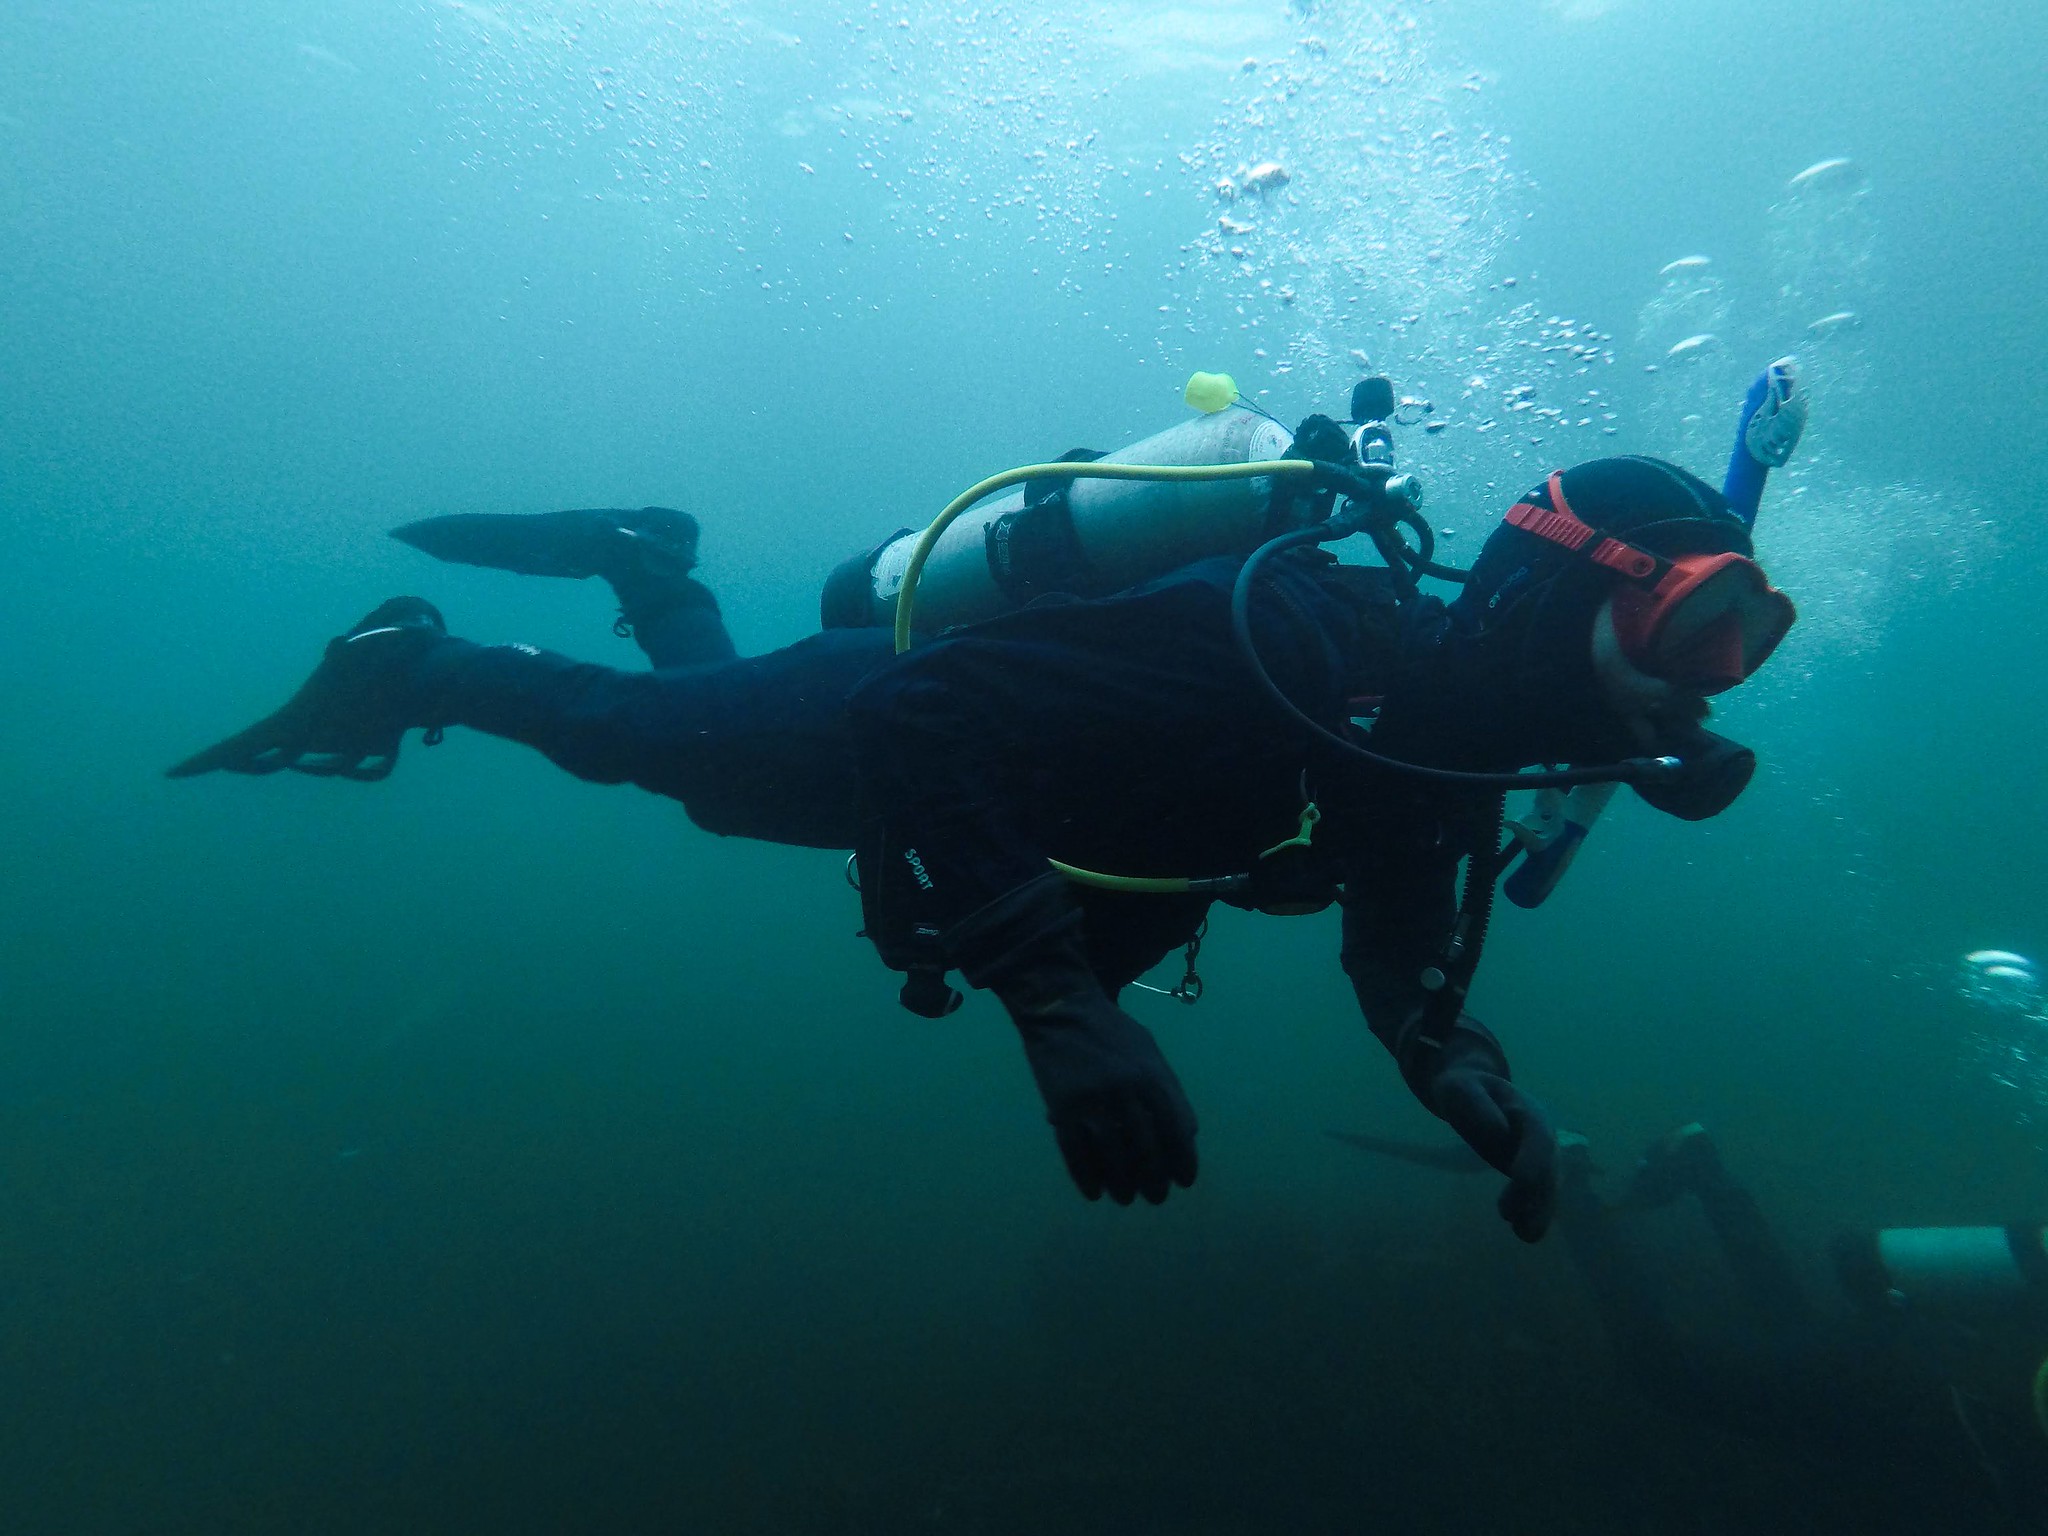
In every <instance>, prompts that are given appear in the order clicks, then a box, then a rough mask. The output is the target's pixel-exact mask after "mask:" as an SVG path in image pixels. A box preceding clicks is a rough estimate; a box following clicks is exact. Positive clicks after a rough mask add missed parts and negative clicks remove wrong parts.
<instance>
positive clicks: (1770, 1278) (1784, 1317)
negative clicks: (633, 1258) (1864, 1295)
mask: <svg viewBox="0 0 2048 1536" xmlns="http://www.w3.org/2000/svg"><path fill="white" fill-rule="evenodd" d="M1687 1194H1689V1195H1691V1196H1692V1197H1693V1198H1694V1199H1696V1200H1698V1201H1699V1203H1700V1210H1701V1211H1702V1212H1703V1213H1704V1214H1705V1216H1706V1218H1707V1225H1708V1227H1710V1228H1711V1229H1712V1231H1713V1234H1714V1240H1715V1242H1716V1243H1717V1244H1719V1246H1720V1249H1721V1252H1722V1254H1723V1255H1724V1256H1725V1257H1726V1259H1727V1261H1728V1268H1729V1270H1730V1271H1731V1272H1732V1273H1733V1274H1734V1276H1735V1281H1736V1284H1737V1285H1738V1286H1739V1287H1740V1288H1741V1291H1742V1296H1743V1299H1744V1300H1745V1301H1746V1302H1747V1303H1748V1304H1749V1306H1750V1308H1751V1310H1752V1311H1754V1312H1755V1314H1756V1316H1757V1319H1758V1321H1759V1322H1760V1323H1762V1324H1764V1325H1765V1326H1766V1327H1771V1328H1785V1327H1799V1326H1803V1325H1806V1324H1809V1323H1811V1322H1812V1321H1813V1307H1812V1304H1811V1302H1810V1301H1809V1300H1808V1299H1807V1296H1806V1293H1805V1291H1804V1290H1803V1289H1801V1287H1800V1284H1799V1277H1798V1275H1797V1273H1796V1272H1795V1271H1794V1270H1793V1268H1792V1260H1791V1258H1790V1257H1789V1256H1788V1255H1787V1254H1786V1252H1785V1246H1784V1244H1782V1243H1781V1242H1779V1241H1778V1235H1777V1233H1776V1232H1774V1231H1772V1230H1771V1224H1770V1222H1769V1221H1767V1220H1766V1219H1765V1218H1764V1213H1763V1209H1762V1207H1760V1206H1759V1205H1758V1204H1757V1203H1756V1197H1755V1196H1753V1195H1751V1194H1750V1192H1749V1191H1748V1190H1746V1189H1744V1188H1743V1187H1742V1186H1741V1185H1740V1184H1738V1183H1736V1182H1735V1179H1734V1177H1733V1176H1732V1175H1731V1174H1730V1173H1729V1172H1728V1170H1727V1168H1726V1166H1725V1165H1723V1163H1722V1162H1721V1154H1720V1151H1719V1149H1718V1148H1716V1147H1715V1145H1714V1141H1713V1138H1712V1137H1711V1136H1709V1135H1708V1134H1707V1130H1706V1127H1705V1126H1702V1125H1699V1124H1697V1123H1695V1124H1691V1125H1684V1126H1680V1127H1679V1128H1678V1129H1677V1130H1675V1131H1673V1132H1672V1133H1671V1134H1670V1135H1669V1136H1666V1137H1665V1138H1664V1139H1663V1140H1661V1141H1659V1142H1657V1143H1656V1144H1655V1145H1653V1146H1652V1147H1651V1148H1650V1149H1649V1150H1648V1151H1647V1152H1645V1153H1644V1154H1643V1156H1642V1160H1641V1161H1640V1162H1639V1163H1638V1164H1637V1166H1636V1172H1635V1176H1634V1178H1633V1180H1632V1181H1631V1182H1630V1185H1629V1189H1628V1192H1627V1193H1626V1194H1625V1195H1624V1196H1623V1197H1622V1198H1623V1202H1624V1203H1625V1204H1629V1205H1634V1206H1638V1207H1642V1206H1651V1205H1660V1204H1665V1203H1668V1202H1669V1201H1671V1200H1674V1199H1677V1198H1678V1197H1679V1196H1680V1195H1687Z"/></svg>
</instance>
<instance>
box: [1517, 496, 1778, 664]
mask: <svg viewBox="0 0 2048 1536" xmlns="http://www.w3.org/2000/svg"><path fill="white" fill-rule="evenodd" d="M1550 502H1551V504H1550V506H1549V507H1538V506H1534V505H1532V504H1530V503H1529V502H1517V503H1516V504H1515V505H1514V506H1513V507H1511V508H1509V510H1508V515H1507V521H1508V522H1509V523H1510V524H1512V525H1513V526H1514V527H1517V528H1520V529H1522V530H1523V531H1524V532H1526V533H1532V534H1534V535H1536V536H1537V537H1538V538H1541V539H1545V540H1548V541H1549V542H1550V543H1553V544H1561V545H1563V546H1564V547H1565V548H1566V549H1569V550H1572V551H1573V552H1574V553H1577V554H1580V555H1583V556H1584V557H1585V558H1586V559H1588V560H1590V561H1592V562H1593V563H1594V564H1595V565H1598V566H1603V567H1605V568H1606V569H1607V570H1609V571H1612V572H1613V573H1614V574H1616V575H1617V576H1619V577H1621V578H1622V580H1621V584H1620V585H1619V586H1618V587H1616V589H1615V592H1614V610H1613V611H1614V633H1615V636H1616V638H1617V639H1619V640H1620V642H1621V650H1622V654H1623V655H1624V656H1626V657H1627V658H1628V661H1629V665H1631V666H1633V667H1635V668H1636V669H1637V670H1638V671H1641V672H1646V673H1648V674H1649V675H1650V676H1652V677H1659V678H1663V679H1664V680H1665V681H1667V682H1671V683H1676V684H1678V685H1679V686H1680V687H1683V688H1688V689H1692V690H1694V691H1695V692H1698V693H1722V692H1725V691H1726V690H1727V689H1730V688H1733V687H1734V686H1735V685H1736V684H1737V683H1739V682H1741V681H1743V679H1745V678H1747V677H1748V676H1749V675H1750V674H1751V673H1752V672H1754V671H1756V669H1757V668H1758V667H1760V666H1762V665H1763V664H1764V660H1765V658H1766V657H1768V656H1769V655H1770V654H1771V652H1772V651H1774V650H1776V649H1777V647H1778V642H1779V641H1780V640H1782V639H1784V638H1785V631H1786V630H1788V629H1790V628H1791V627H1792V621H1793V619H1794V618H1795V617H1796V616H1797V615H1796V612H1795V610H1794V609H1793V607H1792V600H1791V599H1790V598H1789V597H1787V596H1786V595H1785V594H1784V593H1782V592H1780V591H1779V590H1778V589H1777V588H1776V587H1774V586H1772V585H1771V584H1770V582H1769V581H1768V580H1767V579H1766V578H1765V576H1764V573H1763V567H1761V566H1759V565H1758V564H1757V563H1756V562H1755V561H1754V560H1751V559H1749V558H1748V557H1747V556H1745V555H1737V554H1720V555H1680V556H1679V557H1678V558H1677V559H1675V560H1667V559H1665V558H1663V557H1662V556H1661V555H1653V554H1651V553H1650V552H1649V551H1648V550H1645V549H1640V548H1638V547H1637V546H1635V545H1633V544H1629V543H1626V542H1624V541H1623V540H1621V539H1617V538H1614V537H1613V536H1611V535H1609V534H1604V533H1602V532H1600V531H1599V530H1598V529H1596V528H1593V527H1591V526H1590V525H1588V524H1586V523H1584V522H1582V521H1580V519H1579V517H1578V515H1577V514H1576V513H1574V512H1573V511H1572V509H1571V506H1570V504H1569V503H1568V502H1566V500H1565V497H1564V485H1563V477H1562V476H1561V475H1558V474H1553V475H1552V476H1551V477H1550Z"/></svg>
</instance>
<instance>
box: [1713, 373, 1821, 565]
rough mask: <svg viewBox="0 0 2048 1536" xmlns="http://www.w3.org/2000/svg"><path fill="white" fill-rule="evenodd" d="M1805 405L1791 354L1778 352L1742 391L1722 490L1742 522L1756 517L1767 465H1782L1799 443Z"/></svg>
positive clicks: (1781, 466) (1766, 476)
mask: <svg viewBox="0 0 2048 1536" xmlns="http://www.w3.org/2000/svg"><path fill="white" fill-rule="evenodd" d="M1806 406H1807V396H1806V392H1805V391H1804V390H1802V389H1801V388H1800V387H1799V365H1798V361H1797V359H1795V358H1791V357H1781V358H1779V359H1778V360H1777V361H1776V362H1775V363H1772V364H1771V365H1770V367H1768V368H1766V369H1765V370H1764V371H1763V372H1762V373H1760V374H1758V375H1757V376H1756V382H1755V383H1753V384H1751V385H1750V386H1749V393H1748V394H1747V395H1745V396H1744V397H1743V401H1742V415H1741V417H1740V419H1739V420H1737V422H1736V424H1735V447H1734V449H1733V450H1732V451H1731V452H1730V453H1729V455H1728V472H1727V474H1726V475H1724V476H1723V477H1722V480H1721V494H1722V495H1723V496H1725V497H1727V498H1728V505H1729V506H1730V507H1732V508H1734V510H1735V514H1736V516H1738V517H1740V518H1741V519H1742V521H1743V523H1744V524H1745V525H1754V524H1755V522H1756V515H1757V511H1758V509H1759V508H1760V507H1761V506H1762V505H1763V499H1764V482H1765V481H1766V480H1768V479H1769V478H1770V474H1771V471H1772V470H1774V469H1782V468H1784V466H1785V464H1786V463H1787V462H1788V461H1789V460H1790V459H1791V457H1792V450H1793V449H1795V448H1797V447H1798V446H1799V435H1800V433H1802V432H1804V431H1805V430H1806Z"/></svg>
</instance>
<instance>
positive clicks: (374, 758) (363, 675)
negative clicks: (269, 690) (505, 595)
mask: <svg viewBox="0 0 2048 1536" xmlns="http://www.w3.org/2000/svg"><path fill="white" fill-rule="evenodd" d="M447 634H448V629H447V626H446V625H445V624H443V623H442V622H441V613H440V610H439V609H437V608H435V607H434V605H433V604H432V603H430V602H428V601H427V600H426V599H424V598H419V597H394V598H392V599H391V600H390V601H389V602H385V603H380V604H378V605H377V607H375V608H373V609H372V610H371V611H370V612H369V613H367V614H365V615H364V616H363V618H362V619H361V620H360V621H359V622H358V623H356V624H355V625H353V626H352V627H351V628H350V629H349V630H348V632H347V633H346V634H342V635H338V636H336V637H335V638H334V639H333V640H331V641H329V642H328V645H327V652H326V655H325V656H324V657H323V658H322V659H321V662H320V665H319V666H318V667H316V668H315V669H314V671H313V675H312V676H311V677H309V678H307V679H306V681H305V682H304V683H303V684H302V685H301V686H300V688H299V691H298V692H297V693H295V694H293V695H292V696H291V698H290V699H288V700H286V702H285V705H284V707H283V708H282V709H279V710H278V711H276V712H275V713H274V714H270V715H266V716H264V717H263V718H262V719H261V720H258V721H257V722H256V723H255V724H254V725H252V726H250V727H248V729H246V730H242V731H237V732H236V733H235V734H234V735H232V736H230V737H228V738H227V739H226V740H225V741H218V742H215V743H214V744H213V745H212V746H210V747H208V748H207V749H206V750H205V751H203V752H198V753H194V754H193V755H192V756H191V757H188V758H186V759H185V760H184V761H183V762H181V763H178V764H176V765H174V766H172V767H170V768H168V769H166V770H165V776H166V777H168V778H173V779H190V778H196V777H197V776H198V775H200V774H202V773H250V774H267V773H276V772H278V771H279V770H281V769H285V768H289V769H291V770H293V771H294V772H296V773H308V774H312V775H314V776H315V777H317V778H340V779H357V780H362V781H364V782H374V781H376V780H378V779H382V778H387V777H389V775H390V773H391V770H392V769H393V768H395V767H396V766H397V765H398V744H399V741H400V740H401V739H402V738H403V737H404V735H405V733H406V731H407V729H408V728H410V727H412V726H415V725H425V724H427V723H428V722H427V721H426V720H424V719H422V718H419V716H420V713H421V710H422V703H421V700H420V698H419V692H420V689H419V681H418V673H419V662H420V659H421V658H422V657H424V656H425V655H426V653H427V652H428V651H430V650H432V649H433V648H434V647H435V646H436V645H438V644H440V643H441V641H442V640H444V639H445V638H446V637H447Z"/></svg>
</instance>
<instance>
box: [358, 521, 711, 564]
mask: <svg viewBox="0 0 2048 1536" xmlns="http://www.w3.org/2000/svg"><path fill="white" fill-rule="evenodd" d="M391 537H393V538H394V539H397V540H398V541H399V542H400V543H403V544H410V545H411V546H412V547H413V548H414V549H417V550H422V551H424V552H425V553H427V554H430V555H432V556H433V557H434V558H435V559H436V560H447V561H450V562H452V563H453V564H456V565H482V566H488V567H490V568H491V569H493V570H500V571H511V572H513V573H515V574H516V575H520V576H565V577H569V578H571V579H580V578H582V577H586V576H604V577H614V576H618V575H620V574H623V573H625V572H627V571H631V570H660V571H662V572H664V573H666V574H670V575H672V576H677V577H680V576H684V575H687V574H688V573H689V572H690V571H691V569H692V568H694V567H695V566H696V564H697V519H696V518H694V517H692V516H691V515H690V514H689V513H687V512H678V511H676V510H675V509H674V508H672V507H641V508H640V509H638V510H637V511H626V510H614V509H610V508H595V509H588V510H576V511H568V512H535V513H514V512H460V513H456V514H454V515H453V516H449V517H427V518H422V519H420V520H419V521H418V522H416V523H407V524H405V525H404V526H403V527H400V528H394V529H392V530H391Z"/></svg>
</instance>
